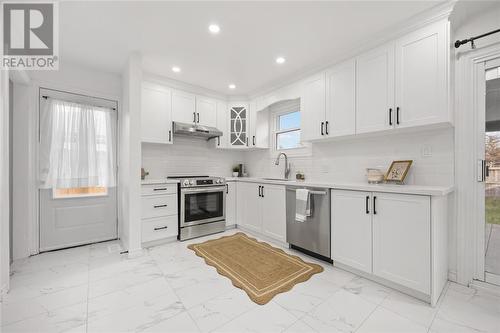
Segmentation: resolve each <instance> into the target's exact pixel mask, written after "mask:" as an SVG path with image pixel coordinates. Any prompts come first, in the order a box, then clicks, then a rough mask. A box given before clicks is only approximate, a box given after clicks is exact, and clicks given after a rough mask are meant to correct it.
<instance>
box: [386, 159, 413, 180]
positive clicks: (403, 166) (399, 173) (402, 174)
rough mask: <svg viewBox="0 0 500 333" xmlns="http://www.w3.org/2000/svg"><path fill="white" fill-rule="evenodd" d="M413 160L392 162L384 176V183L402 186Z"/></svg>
mask: <svg viewBox="0 0 500 333" xmlns="http://www.w3.org/2000/svg"><path fill="white" fill-rule="evenodd" d="M412 163H413V160H405V161H393V162H392V164H391V166H390V167H389V170H387V173H386V174H385V181H386V182H394V183H399V184H403V183H404V180H405V178H406V175H407V174H408V171H409V170H410V166H411V164H412Z"/></svg>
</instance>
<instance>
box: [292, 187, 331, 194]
mask: <svg viewBox="0 0 500 333" xmlns="http://www.w3.org/2000/svg"><path fill="white" fill-rule="evenodd" d="M286 190H287V191H294V192H295V191H296V189H294V188H287V189H286ZM309 193H311V194H315V195H328V191H309Z"/></svg>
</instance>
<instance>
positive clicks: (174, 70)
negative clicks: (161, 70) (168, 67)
mask: <svg viewBox="0 0 500 333" xmlns="http://www.w3.org/2000/svg"><path fill="white" fill-rule="evenodd" d="M180 71H181V68H180V67H177V66H174V67H172V72H174V73H179V72H180Z"/></svg>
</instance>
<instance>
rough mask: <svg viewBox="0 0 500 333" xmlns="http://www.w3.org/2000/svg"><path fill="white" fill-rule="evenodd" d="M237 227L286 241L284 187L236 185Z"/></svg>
mask: <svg viewBox="0 0 500 333" xmlns="http://www.w3.org/2000/svg"><path fill="white" fill-rule="evenodd" d="M237 191H238V203H237V207H238V213H237V214H238V222H237V223H238V227H242V228H243V229H248V230H249V231H254V232H257V233H260V234H262V235H265V236H268V237H270V238H273V239H276V240H278V241H281V242H285V240H286V207H285V200H286V199H285V186H282V185H270V184H259V183H246V182H239V183H238V188H237Z"/></svg>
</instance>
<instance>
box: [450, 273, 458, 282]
mask: <svg viewBox="0 0 500 333" xmlns="http://www.w3.org/2000/svg"><path fill="white" fill-rule="evenodd" d="M448 280H450V281H451V282H455V283H457V271H448Z"/></svg>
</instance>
